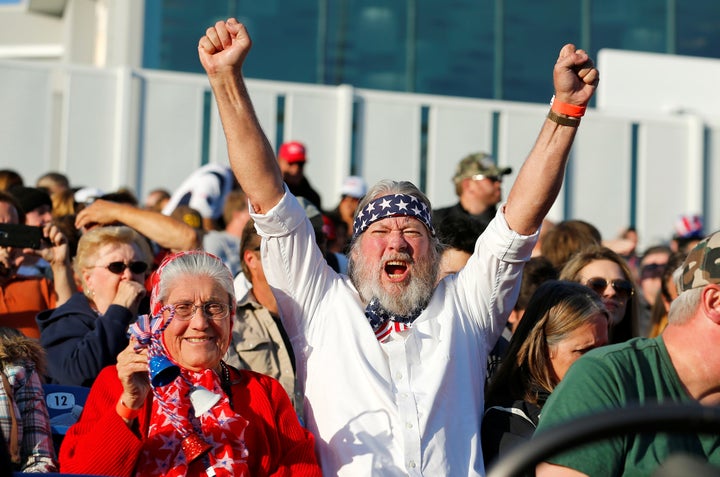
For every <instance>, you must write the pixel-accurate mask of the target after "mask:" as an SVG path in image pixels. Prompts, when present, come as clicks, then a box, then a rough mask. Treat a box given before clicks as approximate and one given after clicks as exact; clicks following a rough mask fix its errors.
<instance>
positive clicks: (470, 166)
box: [453, 152, 512, 183]
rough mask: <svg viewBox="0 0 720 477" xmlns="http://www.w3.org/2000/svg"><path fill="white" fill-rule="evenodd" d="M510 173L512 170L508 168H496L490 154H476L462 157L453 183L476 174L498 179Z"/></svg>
mask: <svg viewBox="0 0 720 477" xmlns="http://www.w3.org/2000/svg"><path fill="white" fill-rule="evenodd" d="M511 172H512V168H510V167H498V166H497V164H495V163H494V162H493V160H492V156H491V155H490V154H486V153H484V152H476V153H474V154H470V155H469V156H466V157H464V158H463V159H462V160H461V161H460V162H459V163H458V165H457V168H456V169H455V175H454V176H453V181H454V182H455V183H458V182H460V181H461V180H463V179H465V178H467V177H472V176H474V175H477V174H482V175H484V176H498V177H500V176H504V175H506V174H510V173H511Z"/></svg>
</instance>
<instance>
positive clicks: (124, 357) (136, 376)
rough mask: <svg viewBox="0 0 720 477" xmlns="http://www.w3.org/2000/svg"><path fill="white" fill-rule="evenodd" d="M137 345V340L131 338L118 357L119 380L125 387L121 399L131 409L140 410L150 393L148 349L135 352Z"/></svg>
mask: <svg viewBox="0 0 720 477" xmlns="http://www.w3.org/2000/svg"><path fill="white" fill-rule="evenodd" d="M136 345H137V340H136V339H135V338H131V339H130V344H129V345H128V346H127V348H125V349H124V350H122V351H121V352H120V354H118V357H117V372H118V378H120V383H122V386H123V393H122V396H121V399H122V402H123V404H124V405H125V406H126V407H128V408H130V409H140V408H141V407H142V405H143V403H144V402H145V399H147V395H148V393H149V392H150V378H149V377H148V355H147V348H142V349H139V350H135V346H136Z"/></svg>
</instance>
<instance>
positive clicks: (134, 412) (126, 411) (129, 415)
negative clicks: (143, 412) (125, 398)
mask: <svg viewBox="0 0 720 477" xmlns="http://www.w3.org/2000/svg"><path fill="white" fill-rule="evenodd" d="M115 412H117V413H118V416H120V417H122V418H123V419H127V420H132V419H135V418H136V417H138V414H140V409H130V408H129V407H127V406H126V405H125V403H124V402H122V399H118V403H117V406H115Z"/></svg>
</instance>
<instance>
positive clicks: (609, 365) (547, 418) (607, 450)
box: [536, 337, 720, 476]
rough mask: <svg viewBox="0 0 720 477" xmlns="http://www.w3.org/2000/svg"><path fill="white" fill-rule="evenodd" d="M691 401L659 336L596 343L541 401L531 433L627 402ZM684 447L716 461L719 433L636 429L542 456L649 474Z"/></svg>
mask: <svg viewBox="0 0 720 477" xmlns="http://www.w3.org/2000/svg"><path fill="white" fill-rule="evenodd" d="M663 402H664V403H683V402H687V403H691V402H694V401H693V400H692V399H691V398H690V396H688V394H687V393H686V392H685V389H684V388H683V386H682V383H681V382H680V378H679V377H678V375H677V372H676V371H675V368H674V367H673V365H672V362H671V361H670V356H669V355H668V353H667V348H665V343H664V342H663V340H662V337H657V338H653V339H647V338H635V339H632V340H630V341H627V342H625V343H620V344H617V345H612V346H606V347H602V348H598V349H596V350H593V351H591V352H589V353H588V354H587V355H585V356H583V357H582V358H580V359H579V360H578V361H576V362H575V363H574V364H573V365H572V366H571V367H570V370H569V371H568V373H567V374H566V375H565V378H564V379H563V380H562V382H560V384H559V385H558V386H557V387H556V388H555V390H554V391H553V393H552V395H551V396H550V399H549V400H548V401H547V403H546V404H545V406H544V407H543V411H542V415H541V417H540V423H539V425H538V429H537V431H536V434H541V433H543V432H545V431H547V430H548V429H550V428H552V427H555V426H558V425H560V424H562V423H565V422H567V421H571V420H572V419H575V418H578V417H580V416H584V415H588V414H593V413H598V412H601V411H604V410H609V409H615V408H621V407H623V406H625V405H628V404H643V403H663ZM679 451H682V452H689V453H692V454H697V455H701V456H705V457H707V459H708V460H709V462H711V463H715V464H718V463H720V436H709V435H696V434H693V435H689V434H677V433H674V434H666V433H656V434H637V435H632V434H631V435H626V436H620V437H614V438H610V439H605V440H602V441H598V442H597V443H593V444H588V445H584V446H580V447H577V448H575V449H571V450H569V451H568V452H564V453H562V454H558V455H557V456H554V457H552V458H551V459H548V461H549V462H551V463H553V464H558V465H562V466H565V467H570V468H573V469H576V470H579V471H581V472H584V473H585V474H588V475H590V476H596V475H602V476H606V475H607V476H620V475H622V476H634V475H650V474H652V473H653V472H654V471H655V469H656V468H657V467H658V465H660V464H661V463H662V462H663V461H664V460H665V459H666V458H667V457H668V456H669V455H671V454H674V453H676V452H679Z"/></svg>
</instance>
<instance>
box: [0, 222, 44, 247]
mask: <svg viewBox="0 0 720 477" xmlns="http://www.w3.org/2000/svg"><path fill="white" fill-rule="evenodd" d="M44 241H46V239H45V237H44V236H43V229H42V227H35V226H32V225H22V224H0V247H17V248H32V249H39V248H40V246H41V245H42V244H43V242H44Z"/></svg>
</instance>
